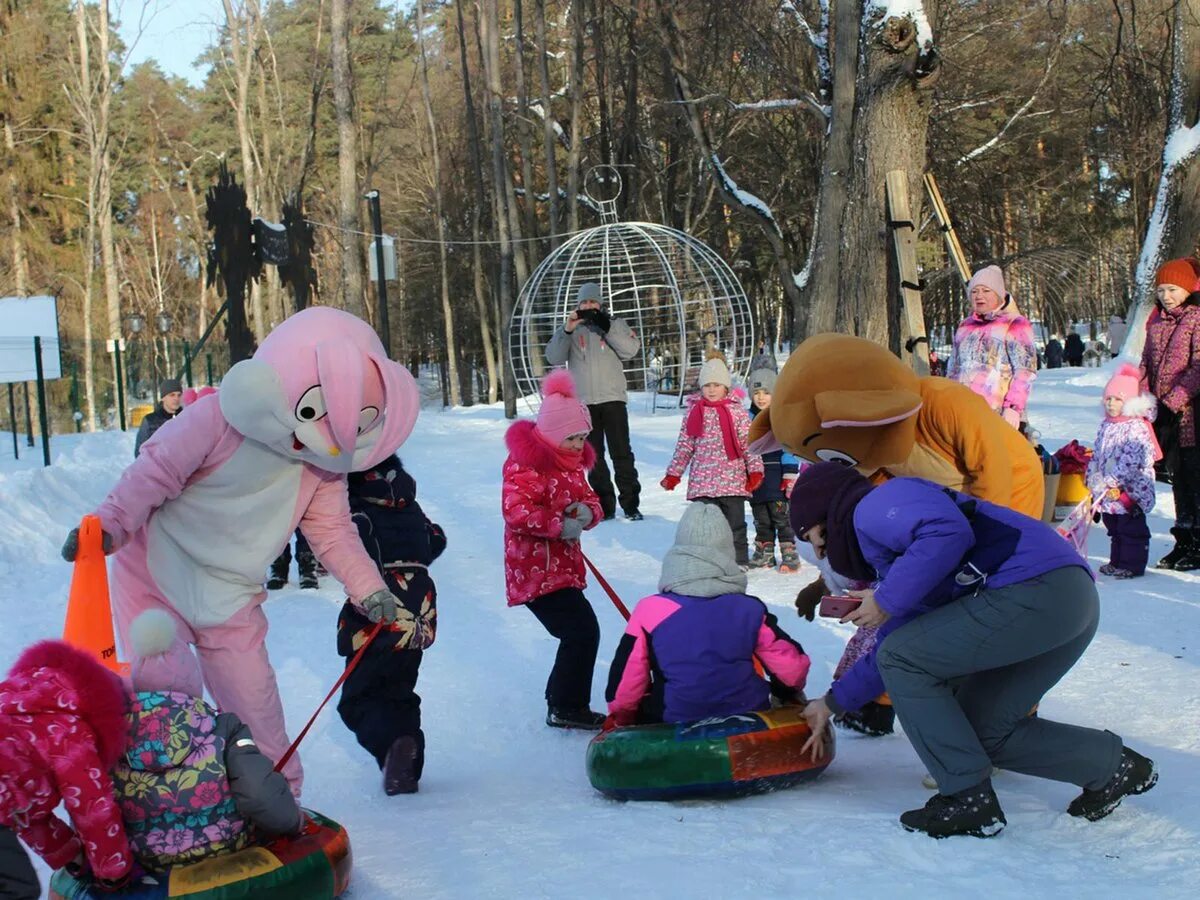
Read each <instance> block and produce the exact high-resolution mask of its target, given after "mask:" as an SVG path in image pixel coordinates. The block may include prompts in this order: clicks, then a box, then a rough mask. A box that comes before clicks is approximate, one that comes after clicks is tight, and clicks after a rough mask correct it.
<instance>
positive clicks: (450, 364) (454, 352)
mask: <svg viewBox="0 0 1200 900" xmlns="http://www.w3.org/2000/svg"><path fill="white" fill-rule="evenodd" d="M417 47H418V49H419V51H420V55H421V100H422V101H423V103H424V105H425V121H426V123H427V124H428V125H429V146H430V151H431V155H432V157H433V160H432V161H433V206H434V214H435V215H436V216H437V235H438V264H439V267H440V269H441V275H442V319H443V323H444V325H445V335H446V366H447V369H448V370H449V371H448V372H447V378H448V380H449V382H450V391H449V399H450V405H451V406H461V405H462V394H461V391H460V385H459V381H458V338H457V333H456V332H455V330H454V307H453V306H452V305H451V303H450V268H449V264H448V262H447V260H446V216H445V214H444V212H443V210H442V158H441V152H440V150H439V147H438V133H437V122H436V121H435V120H434V118H433V97H432V95H431V94H430V92H429V63H428V61H427V59H426V56H425V2H424V0H417ZM382 275H383V273H382V272H381V273H380V277H382Z"/></svg>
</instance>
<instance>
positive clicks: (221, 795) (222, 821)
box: [113, 691, 301, 872]
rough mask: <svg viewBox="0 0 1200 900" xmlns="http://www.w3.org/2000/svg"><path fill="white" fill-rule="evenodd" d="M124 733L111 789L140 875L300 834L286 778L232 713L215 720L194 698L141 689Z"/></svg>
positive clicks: (200, 702)
mask: <svg viewBox="0 0 1200 900" xmlns="http://www.w3.org/2000/svg"><path fill="white" fill-rule="evenodd" d="M129 735H130V743H129V747H128V749H127V750H126V751H125V755H124V756H123V757H122V758H121V760H120V761H119V762H118V763H117V765H116V766H115V767H114V768H113V782H114V784H115V786H116V791H117V798H118V800H119V801H120V804H121V815H122V816H123V817H124V819H125V827H126V829H127V830H128V833H129V843H130V846H131V847H132V848H133V852H134V855H135V856H136V857H137V859H138V862H140V863H141V864H142V865H143V866H145V867H146V869H147V870H148V871H151V872H162V871H165V870H167V869H169V868H170V867H171V866H174V865H177V864H180V863H192V862H196V861H198V860H201V859H206V858H208V857H210V856H219V855H221V854H223V853H232V852H234V851H235V850H241V849H243V848H244V847H246V846H248V845H249V844H250V843H251V842H252V840H253V839H254V837H256V836H261V837H263V838H271V837H275V836H277V835H281V834H291V833H294V832H296V831H298V830H299V828H300V824H301V815H300V808H299V807H298V806H297V805H296V801H295V799H294V798H293V797H292V793H291V790H290V789H289V788H288V783H287V779H286V778H284V777H283V775H281V774H279V773H278V772H275V771H274V770H273V768H272V765H271V761H270V760H268V759H267V758H266V757H265V756H263V755H262V754H261V753H260V752H259V751H258V748H257V747H256V746H255V744H254V739H253V738H252V737H251V735H250V730H249V729H248V728H247V727H246V726H245V725H243V724H242V723H241V720H239V719H238V717H237V716H235V715H233V714H232V713H222V714H220V715H218V714H217V712H216V710H214V709H213V708H212V707H211V706H209V705H208V704H207V703H205V702H204V700H202V699H201V698H199V697H191V696H188V695H187V694H179V693H164V692H158V691H144V692H141V693H137V694H135V695H134V697H133V705H132V709H131V710H130V713H129ZM251 825H254V826H255V828H256V829H257V835H255V834H252V832H251V828H250V826H251Z"/></svg>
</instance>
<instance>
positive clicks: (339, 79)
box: [330, 0, 367, 318]
mask: <svg viewBox="0 0 1200 900" xmlns="http://www.w3.org/2000/svg"><path fill="white" fill-rule="evenodd" d="M350 3H351V0H331V3H330V10H331V18H330V25H331V31H332V47H333V108H334V114H335V116H336V118H337V128H338V225H339V226H340V227H341V229H342V232H341V237H340V241H341V246H342V292H343V294H344V296H343V305H344V306H345V309H346V311H347V312H351V313H354V315H356V316H361V317H362V318H366V314H367V306H366V295H365V293H364V286H363V265H362V254H361V253H359V235H358V232H360V231H361V230H362V228H361V226H360V225H359V215H358V210H359V199H360V198H359V194H360V193H361V191H360V190H359V185H358V134H357V132H356V131H355V129H354V76H353V73H352V72H351V71H350Z"/></svg>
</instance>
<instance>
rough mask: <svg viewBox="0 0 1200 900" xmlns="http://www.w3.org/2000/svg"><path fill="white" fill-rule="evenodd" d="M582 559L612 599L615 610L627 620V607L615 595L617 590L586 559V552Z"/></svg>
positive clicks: (593, 564) (594, 565)
mask: <svg viewBox="0 0 1200 900" xmlns="http://www.w3.org/2000/svg"><path fill="white" fill-rule="evenodd" d="M583 561H584V562H585V563H587V567H588V568H589V569H591V570H592V574H593V575H595V576H596V580H597V581H598V582H600V587H602V588H604V592H605V593H606V594H608V598H609V599H610V600H612V602H613V606H615V607H616V608H617V612H619V613H620V614H621V615H623V616H624V617H625V621H626V622H628V621H629V609H628V607H626V606H625V604H624V603H622V602H621V598H620V597H618V596H617V592H616V591H614V590H613V589H612V585H610V584H609V583H608V582H607V581H605V579H604V576H603V575H601V574H600V570H599V569H597V568H596V564H595V563H594V562H592V561H591V560H590V559H588V557H587V554H586V553H584V554H583Z"/></svg>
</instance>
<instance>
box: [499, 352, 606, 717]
mask: <svg viewBox="0 0 1200 900" xmlns="http://www.w3.org/2000/svg"><path fill="white" fill-rule="evenodd" d="M591 429H592V417H591V414H590V413H589V412H588V408H587V407H586V406H584V405H583V403H581V402H580V401H579V398H578V397H577V396H576V395H575V382H574V381H573V380H572V379H571V376H570V374H569V373H568V372H567V370H566V369H556V370H555V371H553V372H551V373H550V374H549V375H547V376H546V380H545V381H544V382H543V383H542V406H541V409H540V410H539V411H538V417H537V421H536V422H531V421H529V420H528V419H526V420H523V421H520V422H514V423H513V424H512V425H511V426H510V427H509V429H508V432H507V434H505V436H504V442H505V444H507V445H508V459H507V460H505V462H504V470H503V479H504V488H503V495H502V499H501V505H502V509H503V513H504V585H505V591H506V593H507V594H508V605H509V606H520V605H522V604H524V605H525V606H526V607H527V608H528V609H529V611H530V612H531V613H533V614H534V615H535V616H537V619H538V621H539V622H541V623H542V626H543V627H544V628H545V629H546V630H547V631H548V632H550V634H551V635H552V636H554V637H556V638H558V641H559V645H558V654H557V656H556V657H555V659H554V668H553V669H551V671H550V678H549V680H548V681H547V682H546V705H547V707H548V709H547V712H546V724H547V725H550V726H552V727H555V728H584V729H590V730H596V729H599V727H600V726H601V725H602V724H603V723H604V716H603V715H601V714H600V713H596V712H593V711H592V709H591V696H592V671H593V669H594V668H595V665H596V651H597V650H598V649H599V647H600V625H599V623H597V621H596V613H595V612H594V611H593V610H592V606H591V604H590V603H588V600H587V597H585V596H584V595H583V588H584V587H586V586H587V573H586V572H585V570H584V567H583V565H584V564H583V551H582V550H581V549H580V548H579V536H580V535H581V534H582V533H583V532H584V531H585V530H586V529H589V528H595V527H596V525H597V524H598V523H599V522H600V521H601V519H603V518H604V510H603V508H602V507H601V505H600V498H599V497H597V496H596V492H595V491H593V490H592V488H591V486H590V485H589V484H588V480H587V473H588V470H590V469H591V467H592V465H593V464H594V463H595V461H596V452H595V450H593V449H592V446H591V444H589V443H588V442H587V436H588V432H589V431H591Z"/></svg>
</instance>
